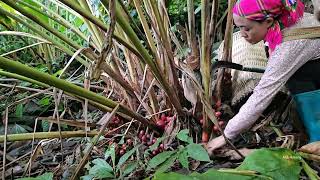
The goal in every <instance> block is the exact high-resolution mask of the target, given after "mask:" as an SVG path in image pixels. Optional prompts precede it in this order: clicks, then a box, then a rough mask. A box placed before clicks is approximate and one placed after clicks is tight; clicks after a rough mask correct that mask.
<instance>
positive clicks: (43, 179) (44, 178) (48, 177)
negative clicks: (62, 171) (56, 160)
mask: <svg viewBox="0 0 320 180" xmlns="http://www.w3.org/2000/svg"><path fill="white" fill-rule="evenodd" d="M52 179H53V173H52V172H49V173H44V174H42V175H40V176H38V177H35V178H19V179H17V180H52Z"/></svg>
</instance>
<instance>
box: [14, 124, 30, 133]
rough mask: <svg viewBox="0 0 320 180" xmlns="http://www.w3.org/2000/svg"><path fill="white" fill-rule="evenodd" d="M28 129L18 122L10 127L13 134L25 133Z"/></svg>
mask: <svg viewBox="0 0 320 180" xmlns="http://www.w3.org/2000/svg"><path fill="white" fill-rule="evenodd" d="M27 132H28V131H27V130H26V129H25V128H23V127H22V126H20V125H19V124H15V125H14V126H13V127H12V133H13V134H21V133H27Z"/></svg>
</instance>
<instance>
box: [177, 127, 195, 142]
mask: <svg viewBox="0 0 320 180" xmlns="http://www.w3.org/2000/svg"><path fill="white" fill-rule="evenodd" d="M177 138H178V139H179V140H181V141H184V142H187V143H193V141H192V138H191V137H189V129H184V130H181V131H180V132H179V133H178V134H177Z"/></svg>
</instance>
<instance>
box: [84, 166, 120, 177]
mask: <svg viewBox="0 0 320 180" xmlns="http://www.w3.org/2000/svg"><path fill="white" fill-rule="evenodd" d="M89 174H90V175H93V176H94V177H95V178H113V177H114V175H113V174H111V173H110V172H109V171H108V169H107V168H106V167H103V166H99V165H94V166H93V167H92V168H90V170H89Z"/></svg>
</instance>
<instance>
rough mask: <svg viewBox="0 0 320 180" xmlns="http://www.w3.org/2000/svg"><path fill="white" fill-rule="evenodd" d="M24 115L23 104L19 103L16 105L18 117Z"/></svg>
mask: <svg viewBox="0 0 320 180" xmlns="http://www.w3.org/2000/svg"><path fill="white" fill-rule="evenodd" d="M22 116H23V104H18V105H17V107H16V117H17V118H22Z"/></svg>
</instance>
